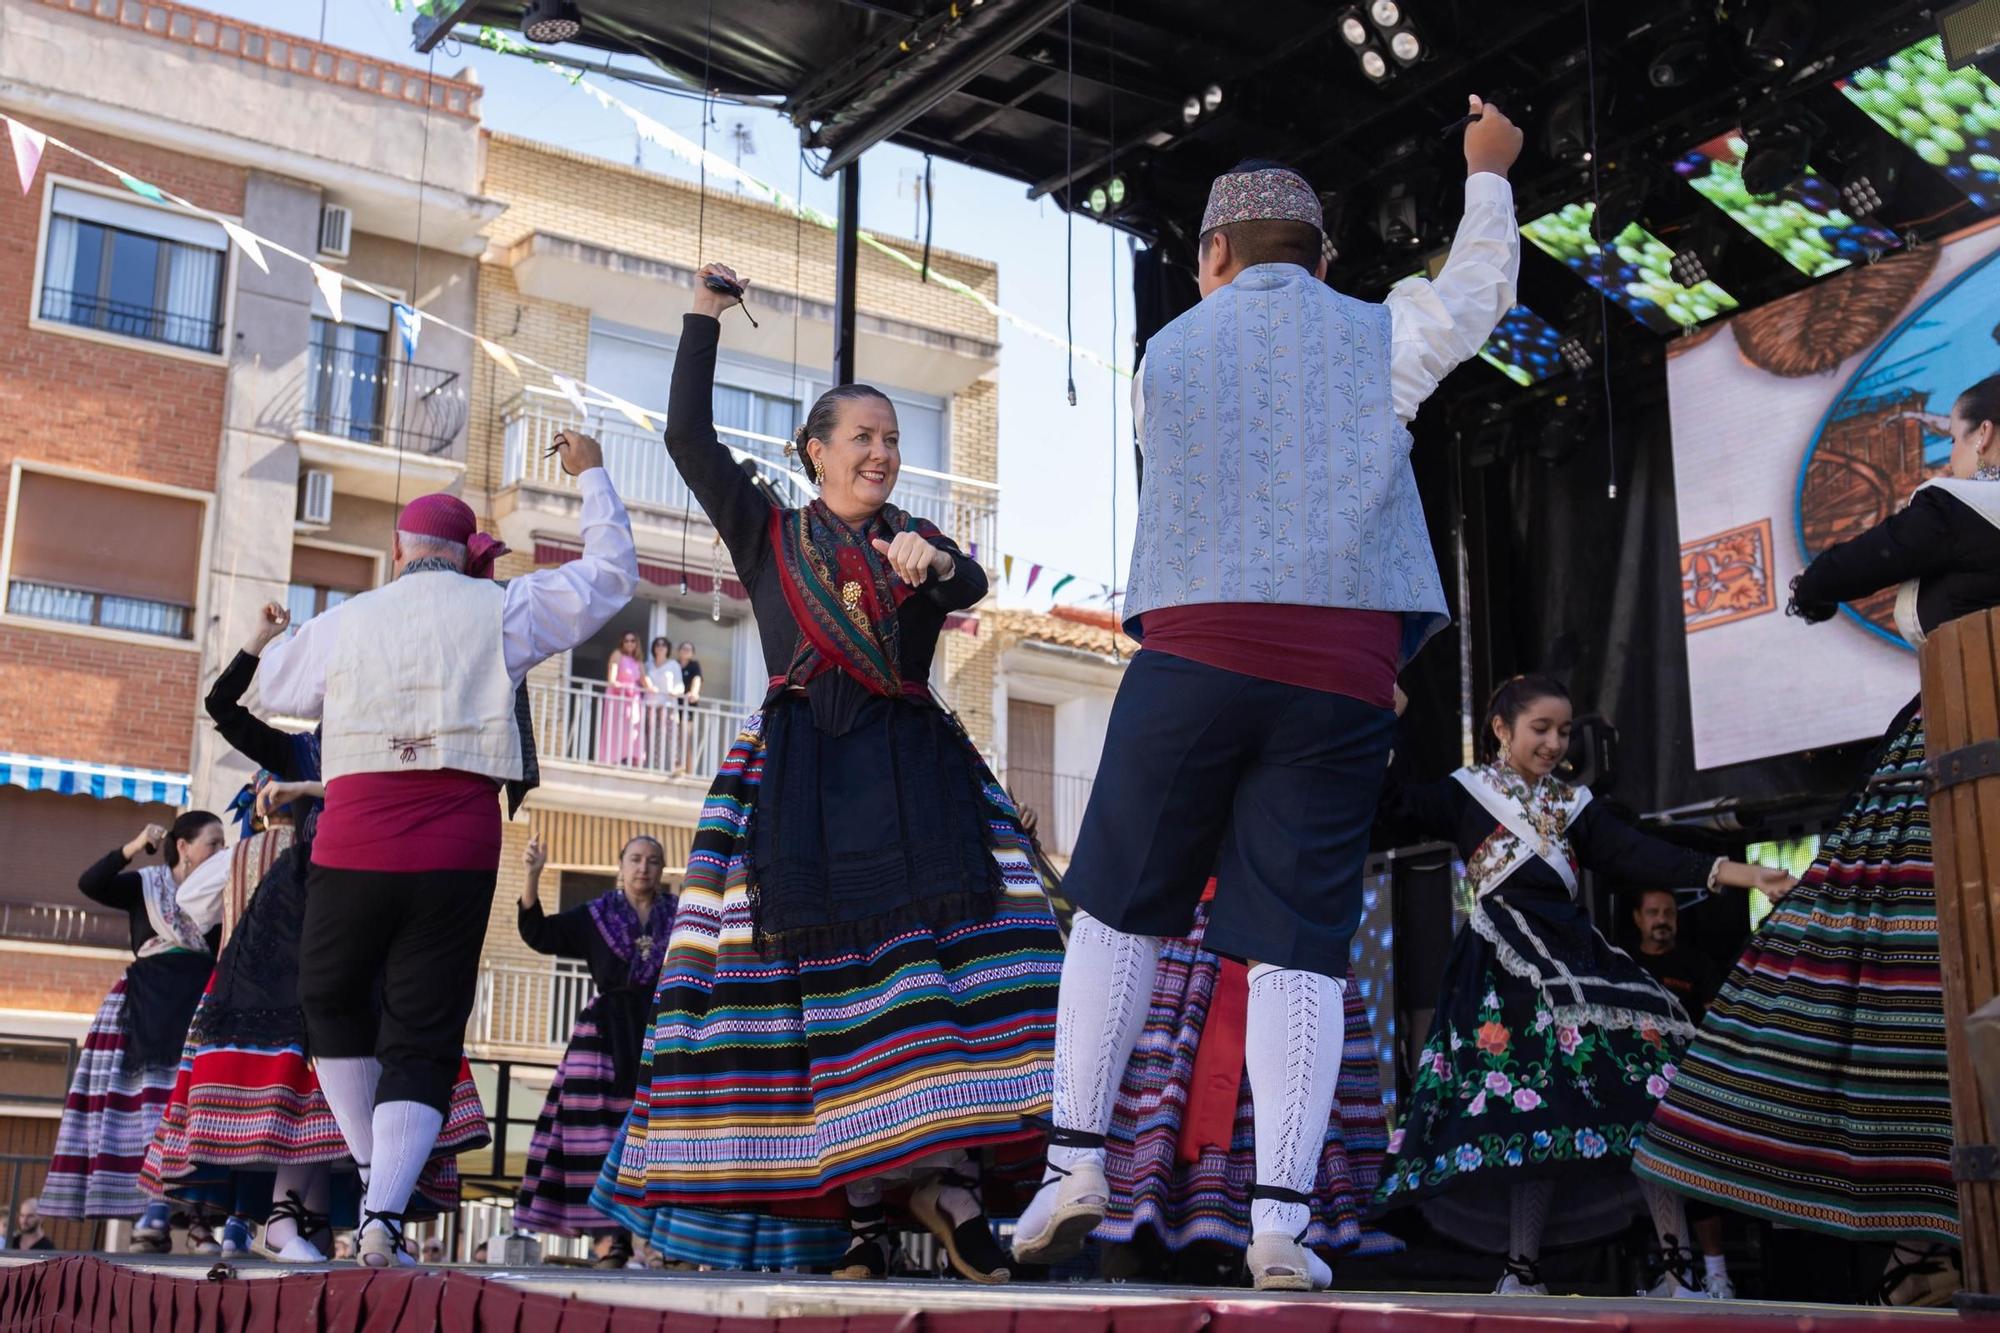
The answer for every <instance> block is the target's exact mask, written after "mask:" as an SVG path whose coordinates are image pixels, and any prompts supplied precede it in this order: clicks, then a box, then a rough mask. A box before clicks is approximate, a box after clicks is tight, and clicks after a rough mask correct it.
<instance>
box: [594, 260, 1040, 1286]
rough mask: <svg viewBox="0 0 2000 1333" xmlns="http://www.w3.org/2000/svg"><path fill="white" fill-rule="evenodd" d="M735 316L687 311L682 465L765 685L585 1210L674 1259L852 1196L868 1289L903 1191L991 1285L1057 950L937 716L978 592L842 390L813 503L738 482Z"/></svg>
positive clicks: (1032, 878) (885, 1251)
mask: <svg viewBox="0 0 2000 1333" xmlns="http://www.w3.org/2000/svg"><path fill="white" fill-rule="evenodd" d="M703 275H704V277H707V276H715V277H720V278H725V279H732V280H733V278H734V275H733V274H731V273H730V272H729V271H728V270H727V269H725V268H722V267H721V266H719V265H709V266H708V267H707V268H705V269H704V270H703ZM732 301H733V298H728V297H723V296H721V295H720V294H718V293H716V292H714V291H712V290H711V289H709V288H708V287H707V285H706V284H705V283H697V284H696V286H695V293H694V302H695V309H694V311H693V313H690V314H689V315H687V316H686V318H685V319H684V321H683V324H682V329H681V342H680V346H679V351H678V354H677V355H676V356H675V358H674V370H673V386H672V390H671V393H670V396H669V399H668V409H667V432H666V439H667V452H668V454H669V455H670V456H671V457H672V459H673V462H674V465H675V466H676V467H677V468H678V469H679V470H680V474H681V476H682V477H683V478H684V479H686V481H687V484H688V486H689V488H690V489H691V490H692V491H693V492H694V495H695V498H696V499H697V500H698V501H699V502H700V504H701V507H702V509H703V511H704V512H705V513H706V514H707V515H708V518H709V520H710V521H711V522H712V523H713V524H714V525H715V528H716V531H717V532H718V533H719V534H720V535H721V537H722V540H723V542H724V543H725V544H726V545H727V546H728V548H729V554H730V557H731V559H732V561H733V562H734V565H735V570H736V575H737V577H738V578H739V579H740V580H741V581H742V583H743V586H744V587H745V588H747V589H748V590H749V593H750V601H751V605H752V608H753V610H754V612H755V615H756V622H757V627H758V632H759V635H760V636H761V639H762V646H763V650H764V662H765V665H766V668H767V671H768V675H769V678H770V682H771V688H770V691H769V693H768V694H767V695H766V697H765V700H764V705H763V707H762V709H761V710H760V711H759V712H758V713H756V714H755V715H753V716H752V717H751V718H750V719H749V720H748V721H747V722H746V723H745V724H744V727H743V730H742V732H741V734H740V735H739V736H738V737H737V739H736V742H735V744H734V745H733V746H732V747H731V748H730V750H729V752H728V754H727V755H726V756H725V757H724V759H723V761H722V767H721V771H720V772H719V773H718V774H717V776H716V779H715V782H714V784H713V785H712V786H711V787H710V789H709V798H708V803H707V805H706V807H705V808H704V810H703V812H702V817H701V822H700V826H699V830H698V832H697V833H696V835H695V840H694V844H693V849H692V851H691V852H690V855H689V873H688V876H687V879H686V881H685V883H684V884H683V885H682V888H681V897H680V902H679V905H678V907H677V909H676V911H675V915H674V930H673V935H672V939H671V943H670V945H669V948H668V951H667V963H666V965H665V967H664V969H663V970H662V973H661V977H660V986H659V991H658V997H657V1002H656V1007H657V1011H658V1014H657V1018H656V1024H655V1027H654V1029H653V1042H652V1046H651V1047H650V1049H651V1051H652V1067H651V1069H650V1071H648V1073H647V1074H646V1076H645V1077H646V1078H647V1079H648V1082H647V1083H644V1084H642V1085H641V1091H642V1092H650V1093H651V1095H650V1096H649V1097H646V1098H642V1099H641V1102H640V1103H637V1104H635V1109H634V1112H633V1114H632V1116H631V1117H630V1118H629V1119H628V1122H627V1129H626V1134H625V1137H624V1141H623V1143H622V1144H621V1146H620V1148H619V1149H618V1151H616V1152H615V1153H614V1154H613V1155H612V1157H611V1158H610V1159H608V1160H607V1161H606V1162H605V1170H604V1174H603V1176H602V1178H601V1179H600V1181H599V1185H598V1190H597V1193H596V1194H595V1195H594V1196H593V1201H594V1202H596V1203H597V1204H598V1206H599V1207H601V1208H605V1209H606V1210H607V1211H610V1212H613V1213H614V1215H615V1216H618V1217H619V1218H620V1219H621V1220H625V1221H626V1223H627V1225H628V1226H632V1227H633V1229H634V1230H635V1231H637V1230H653V1231H654V1232H655V1234H657V1229H655V1228H649V1227H642V1226H640V1225H639V1224H638V1223H637V1222H636V1221H635V1220H629V1219H634V1218H635V1215H637V1214H639V1213H640V1212H641V1211H642V1210H645V1209H649V1208H653V1207H657V1206H660V1205H667V1206H670V1207H674V1208H681V1207H706V1208H717V1207H720V1208H746V1207H749V1208H759V1209H764V1208H768V1207H771V1206H774V1205H786V1204H796V1203H797V1202H798V1201H802V1200H809V1199H819V1200H821V1201H822V1202H821V1204H820V1205H819V1206H820V1207H822V1208H825V1207H826V1206H827V1205H828V1204H835V1206H838V1201H842V1198H843V1195H844V1204H845V1212H846V1214H847V1218H848V1220H849V1223H850V1228H851V1244H850V1246H849V1248H848V1250H847V1252H846V1253H845V1255H844V1256H843V1257H842V1258H841V1259H840V1260H839V1263H838V1265H837V1267H836V1270H835V1271H836V1274H837V1275H839V1276H844V1277H850V1278H880V1277H883V1276H885V1275H886V1274H887V1273H888V1271H889V1268H890V1263H891V1257H892V1255H894V1253H895V1252H896V1247H895V1245H894V1244H893V1241H892V1238H891V1232H890V1228H889V1219H888V1216H887V1212H886V1209H885V1206H884V1200H883V1195H884V1184H885V1183H886V1182H888V1181H891V1180H898V1179H900V1180H901V1181H902V1182H904V1183H906V1184H908V1185H909V1186H910V1188H911V1192H910V1195H909V1204H908V1206H909V1210H910V1213H911V1215H912V1216H913V1217H914V1218H915V1219H916V1220H917V1221H918V1222H919V1223H920V1224H921V1225H922V1226H923V1227H924V1228H925V1229H926V1230H928V1231H930V1232H931V1233H932V1234H933V1235H934V1236H936V1237H937V1239H938V1240H939V1242H940V1243H941V1245H942V1246H943V1248H944V1250H945V1253H946V1255H947V1257H948V1258H949V1261H950V1263H951V1264H952V1266H953V1268H954V1269H955V1270H956V1271H957V1272H958V1273H959V1274H961V1275H962V1276H965V1277H969V1278H972V1279H974V1280H976V1281H981V1282H998V1281H1004V1280H1005V1279H1006V1278H1007V1277H1008V1276H1009V1268H1008V1261H1007V1259H1006V1256H1005V1255H1004V1254H1003V1253H1002V1252H1001V1251H1000V1249H999V1247H998V1246H997V1245H996V1244H995V1243H994V1241H993V1236H992V1232H991V1230H990V1228H989V1226H988V1223H987V1218H986V1214H985V1208H984V1200H983V1195H984V1189H983V1187H982V1184H981V1180H980V1156H981V1155H983V1153H984V1152H985V1151H986V1150H989V1149H999V1148H1002V1147H1006V1146H1012V1147H1015V1148H1018V1149H1025V1150H1027V1151H1033V1150H1034V1147H1035V1145H1036V1144H1037V1143H1038V1142H1039V1140H1040V1137H1041V1131H1040V1130H1039V1129H1038V1128H1036V1127H1035V1126H1034V1125H1033V1124H1032V1123H1031V1121H1030V1117H1031V1116H1035V1115H1040V1114H1043V1113H1045V1112H1046V1109H1047V1107H1048V1094H1049V1062H1050V1040H1049V1034H1050V1031H1051V1028H1052V1027H1053V1014H1054V1002H1055V977H1056V973H1057V971H1058V970H1059V968H1060V965H1061V961H1062V952H1061V947H1062V946H1061V942H1060V940H1059V938H1058V936H1057V933H1056V926H1055V920H1054V918H1053V917H1052V916H1051V915H1050V912H1049V909H1048V904H1047V901H1046V899H1045V898H1044V897H1043V895H1042V890H1041V885H1040V882H1039V881H1038V880H1037V878H1036V875H1035V870H1034V867H1033V865H1032V864H1031V863H1030V861H1029V858H1028V855H1027V846H1028V843H1027V838H1026V835H1025V834H1023V833H1022V831H1021V829H1020V825H1019V822H1018V818H1017V816H1016V814H1015V811H1014V808H1013V806H1012V804H1011V803H1010V802H1009V801H1008V799H1007V797H1006V795H1005V793H1004V792H1003V791H1002V790H1001V788H1000V785H999V783H998V782H996V781H995V780H994V778H993V776H992V774H991V773H989V772H988V771H987V769H986V765H985V763H984V762H983V761H982V760H981V759H980V757H979V754H978V752H977V751H976V750H975V749H974V748H973V747H972V744H971V742H970V741H969V740H967V739H966V736H965V733H964V732H963V731H962V730H960V729H959V728H958V726H957V724H956V723H955V722H954V721H953V720H952V719H951V718H950V717H949V716H948V715H947V714H945V713H944V712H943V711H942V710H940V709H939V708H938V707H937V706H936V704H935V703H934V702H933V701H932V700H931V698H930V694H929V687H928V680H929V677H930V670H931V661H932V658H933V656H934V655H935V653H936V651H937V642H938V635H939V633H940V632H941V631H942V630H943V628H944V623H945V618H946V617H947V616H949V615H950V614H951V613H952V612H954V611H960V610H963V609H965V608H966V607H969V606H972V605H974V604H975V603H977V602H978V601H979V600H980V599H981V598H982V597H984V596H985V595H986V575H985V572H984V571H983V570H982V569H981V568H980V567H979V565H978V563H977V562H976V561H974V560H972V559H969V558H968V557H966V556H964V555H963V554H961V553H960V552H959V549H958V547H956V546H955V545H953V544H952V542H951V541H950V539H948V538H947V537H946V536H945V535H944V534H943V533H940V532H938V531H937V530H936V529H935V528H933V527H932V526H931V525H929V524H928V523H925V522H923V521H921V520H919V519H916V518H913V517H911V516H910V515H909V514H907V513H905V512H903V511H902V510H900V509H898V508H896V507H895V506H894V505H892V504H891V503H890V496H891V494H892V493H893V491H894V489H895V485H896V477H897V473H898V471H899V470H900V462H899V457H898V452H897V446H898V443H899V438H900V437H899V434H898V429H897V424H896V412H895V408H894V407H893V406H892V405H891V404H890V402H889V400H888V399H887V398H886V397H885V396H884V395H883V394H882V393H881V392H880V391H878V390H875V389H871V388H869V387H867V386H866V385H858V384H851V385H843V386H841V387H838V388H835V389H833V390H831V391H829V392H828V393H825V394H823V395H821V397H820V399H819V401H818V402H816V403H815V404H814V405H813V408H812V410H811V412H810V413H809V414H808V415H807V418H806V424H805V426H804V427H803V428H802V429H801V431H800V432H799V434H798V436H797V437H796V441H795V448H796V450H797V452H798V453H799V456H800V460H801V463H802V464H803V466H804V469H805V472H806V476H807V477H808V478H809V479H810V480H811V481H812V482H814V483H815V484H816V485H817V486H818V487H819V498H818V499H816V500H815V501H813V502H812V503H811V504H809V505H807V506H805V507H803V508H799V509H786V508H781V507H778V506H777V505H776V504H775V503H774V502H773V500H772V499H771V498H770V497H769V495H768V494H767V493H766V492H765V491H763V490H762V489H760V488H759V487H758V486H757V484H756V483H755V482H754V481H752V480H751V479H750V477H748V476H747V475H745V474H744V472H743V470H742V469H741V468H740V467H738V466H737V464H736V462H735V460H734V459H733V458H732V457H731V455H730V452H729V450H728V448H727V447H725V446H724V445H723V444H722V442H721V441H720V440H719V439H718V438H717V436H716V431H715V420H714V403H713V398H714V394H715V361H716V344H717V342H718V339H719V336H720V328H721V326H720V324H719V323H718V317H719V316H720V315H721V313H722V312H723V310H724V309H726V308H727V305H728V304H730V303H731V302H732ZM682 651H683V652H684V653H686V654H687V655H688V657H690V658H691V657H692V653H691V651H690V650H689V649H687V648H685V647H684V648H683V650H682ZM685 669H686V666H685V662H684V665H683V670H684V671H685ZM690 688H691V689H694V688H696V687H694V686H690ZM684 697H685V696H684ZM745 1086H754V1087H755V1088H757V1089H758V1095H757V1096H756V1097H755V1098H754V1099H751V1100H746V1099H745V1098H744V1096H743V1094H742V1091H741V1090H742V1089H743V1088H744V1087H745ZM669 1089H671V1092H669ZM640 1104H643V1105H644V1108H645V1109H644V1110H643V1112H642V1111H641V1110H640V1109H638V1108H639V1105H640ZM759 1258H760V1260H761V1262H764V1263H768V1262H770V1259H769V1258H765V1257H763V1256H759Z"/></svg>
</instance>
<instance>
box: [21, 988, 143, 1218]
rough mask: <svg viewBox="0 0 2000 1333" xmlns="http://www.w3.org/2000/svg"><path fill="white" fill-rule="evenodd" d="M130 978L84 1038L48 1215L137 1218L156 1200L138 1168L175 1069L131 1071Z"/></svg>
mask: <svg viewBox="0 0 2000 1333" xmlns="http://www.w3.org/2000/svg"><path fill="white" fill-rule="evenodd" d="M124 1011H125V981H124V979H123V978H122V977H121V978H120V979H119V980H118V981H117V982H115V983H114V984H113V985H112V987H111V990H110V992H109V993H108V994H106V995H105V997H104V1003H103V1004H102V1005H100V1006H98V1010H97V1016H96V1017H95V1018H93V1019H92V1020H91V1022H90V1029H89V1031H87V1032H86V1033H85V1034H84V1038H83V1050H82V1052H81V1053H80V1054H79V1055H78V1057H77V1062H76V1073H75V1074H74V1075H73V1076H72V1077H71V1079H70V1084H69V1095H68V1097H67V1098H65V1099H64V1101H63V1114H62V1123H61V1124H60V1125H59V1126H58V1127H57V1129H56V1150H55V1155H54V1157H53V1158H52V1159H51V1160H50V1162H49V1174H48V1180H47V1182H46V1183H45V1184H44V1185H43V1186H42V1212H43V1213H44V1214H46V1215H47V1216H50V1217H102V1218H132V1217H137V1216H138V1215H139V1214H140V1213H142V1212H144V1211H145V1208H146V1205H147V1204H148V1203H150V1202H151V1200H150V1199H148V1198H147V1196H146V1193H145V1191H144V1190H142V1189H141V1188H140V1185H139V1171H140V1167H141V1165H142V1164H143V1163H144V1161H145V1157H146V1145H147V1144H148V1143H150V1142H152V1139H153V1131H154V1129H155V1128H156V1127H157V1126H158V1125H159V1122H160V1114H161V1112H162V1111H164V1110H165V1109H166V1105H167V1097H168V1095H169V1094H170V1093H171V1092H172V1091H173V1086H174V1068H173V1066H172V1065H158V1066H151V1067H147V1066H139V1067H134V1068H130V1069H128V1068H126V1067H125V1060H124V1054H125V1034H124V1031H123V1024H122V1022H121V1017H122V1015H123V1014H124Z"/></svg>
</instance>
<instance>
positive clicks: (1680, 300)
mask: <svg viewBox="0 0 2000 1333" xmlns="http://www.w3.org/2000/svg"><path fill="white" fill-rule="evenodd" d="M1595 212H1596V207H1595V205H1593V204H1591V203H1590V202H1589V201H1588V200H1584V201H1581V202H1578V203H1574V204H1570V205H1569V206H1567V207H1565V208H1561V209H1558V210H1557V211H1555V212H1553V213H1548V214H1545V215H1543V216H1542V217H1538V218H1536V219H1535V220H1534V221H1533V222H1530V223H1526V224H1525V225H1523V226H1522V228H1521V235H1523V236H1525V237H1527V238H1528V239H1529V240H1530V241H1533V242H1534V243H1535V247H1536V248H1537V249H1539V250H1540V251H1541V252H1542V253H1543V254H1546V255H1548V256H1549V257H1550V258H1552V259H1559V260H1561V261H1562V262H1563V263H1564V264H1566V265H1568V266H1569V268H1570V269H1571V270H1572V271H1573V272H1575V273H1576V274H1577V275H1578V276H1579V277H1581V278H1582V279H1583V280H1584V281H1585V282H1587V283H1589V284H1590V285H1591V286H1593V287H1595V288H1597V290H1599V291H1601V292H1603V293H1604V294H1605V295H1606V296H1608V297H1610V298H1611V299H1612V300H1613V301H1616V302H1617V303H1618V304H1619V305H1621V306H1623V307H1625V309H1627V310H1629V311H1630V312H1631V313H1632V316H1633V318H1635V319H1637V320H1638V321H1639V322H1640V323H1641V324H1644V325H1645V326H1646V327H1647V328H1649V329H1652V330H1653V331H1654V332H1656V333H1678V332H1679V331H1680V330H1682V329H1691V328H1693V327H1694V326H1695V325H1697V324H1699V323H1701V322H1702V321H1704V320H1709V319H1714V318H1715V317H1716V316H1717V315H1721V314H1726V313H1728V312H1729V311H1731V310H1734V309H1736V298H1735V297H1733V296H1731V295H1730V294H1729V293H1728V292H1726V291H1724V290H1722V288H1721V287H1719V286H1717V285H1716V284H1715V283H1714V282H1713V281H1712V280H1707V281H1703V282H1701V283H1700V284H1698V285H1696V286H1693V287H1683V286H1681V285H1680V284H1679V283H1677V282H1675V281H1674V280H1673V278H1672V277H1670V276H1668V265H1670V264H1671V263H1673V258H1674V252H1673V251H1672V250H1670V249H1668V248H1667V244H1666V242H1664V241H1662V240H1661V239H1660V238H1659V237H1657V236H1655V235H1653V233H1651V232H1649V231H1647V230H1646V229H1645V228H1644V227H1642V226H1640V225H1639V224H1638V223H1636V222H1635V223H1633V224H1632V225H1631V226H1629V227H1627V228H1625V230H1624V231H1621V232H1619V233H1618V236H1617V238H1616V239H1615V240H1614V241H1613V242H1612V247H1611V250H1612V252H1611V254H1609V255H1606V254H1605V252H1604V251H1603V249H1602V248H1601V247H1599V245H1598V244H1597V241H1596V239H1595V238H1594V237H1592V236H1591V234H1590V220H1591V217H1592V215H1593V214H1594V213H1595Z"/></svg>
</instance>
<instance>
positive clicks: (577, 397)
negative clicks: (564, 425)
mask: <svg viewBox="0 0 2000 1333" xmlns="http://www.w3.org/2000/svg"><path fill="white" fill-rule="evenodd" d="M549 378H550V379H552V380H554V381H555V382H556V391H557V392H558V393H560V394H562V396H563V397H565V398H567V399H569V405H570V406H571V407H573V408H575V409H576V414H577V415H578V416H580V417H587V416H589V415H590V404H589V403H588V402H586V401H585V400H584V396H583V390H581V389H579V388H577V387H576V381H575V380H573V379H571V378H570V377H569V376H567V375H558V374H557V373H555V372H554V371H550V372H549Z"/></svg>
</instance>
